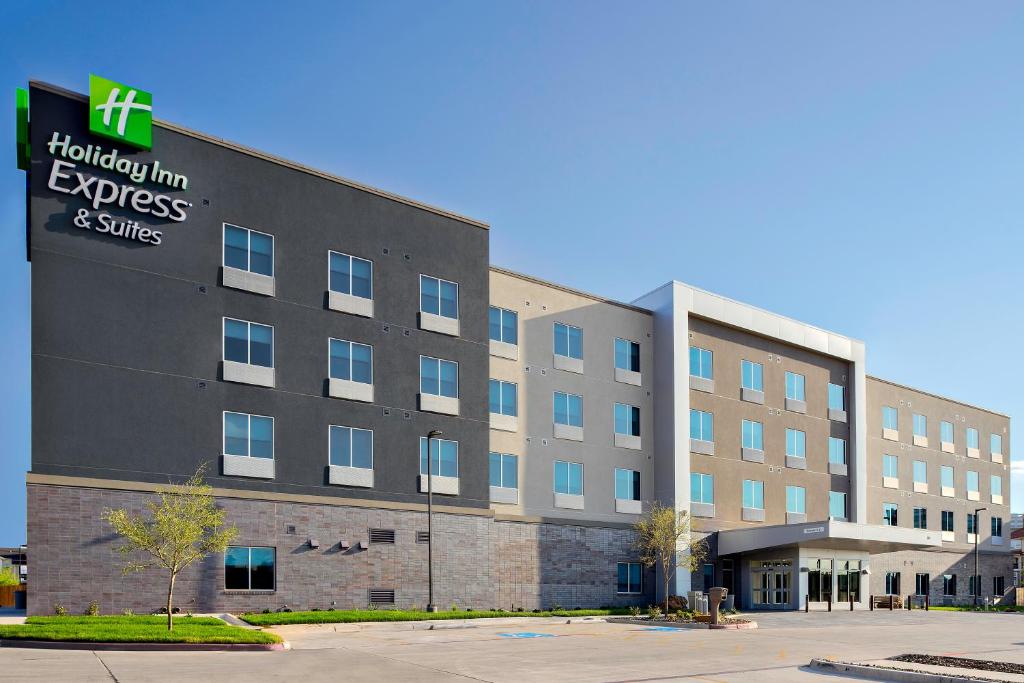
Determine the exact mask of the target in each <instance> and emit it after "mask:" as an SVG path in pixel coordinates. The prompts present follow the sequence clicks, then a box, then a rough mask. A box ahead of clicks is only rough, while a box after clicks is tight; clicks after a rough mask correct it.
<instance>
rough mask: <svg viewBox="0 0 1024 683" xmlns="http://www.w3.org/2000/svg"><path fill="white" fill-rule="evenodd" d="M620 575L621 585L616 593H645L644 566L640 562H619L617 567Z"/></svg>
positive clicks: (619, 584)
mask: <svg viewBox="0 0 1024 683" xmlns="http://www.w3.org/2000/svg"><path fill="white" fill-rule="evenodd" d="M616 567H617V569H618V573H619V583H618V588H616V589H615V590H616V592H619V593H634V594H635V593H643V591H644V588H643V576H644V572H643V565H642V564H640V563H639V562H619V563H617V565H616Z"/></svg>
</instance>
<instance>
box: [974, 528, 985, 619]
mask: <svg viewBox="0 0 1024 683" xmlns="http://www.w3.org/2000/svg"><path fill="white" fill-rule="evenodd" d="M985 510H988V508H974V606H975V607H977V606H978V596H979V595H980V594H981V576H979V574H978V536H980V535H981V519H980V518H979V515H978V513H979V512H984V511H985Z"/></svg>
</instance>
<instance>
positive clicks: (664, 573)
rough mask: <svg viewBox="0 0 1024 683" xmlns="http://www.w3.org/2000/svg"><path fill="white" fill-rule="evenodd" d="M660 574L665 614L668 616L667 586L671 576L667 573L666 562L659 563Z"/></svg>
mask: <svg viewBox="0 0 1024 683" xmlns="http://www.w3.org/2000/svg"><path fill="white" fill-rule="evenodd" d="M661 576H662V579H664V581H665V616H668V586H669V584H670V583H671V582H672V577H670V576H669V575H668V562H664V561H663V562H662V563H661Z"/></svg>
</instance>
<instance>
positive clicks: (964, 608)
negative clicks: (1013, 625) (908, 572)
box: [914, 605, 1024, 612]
mask: <svg viewBox="0 0 1024 683" xmlns="http://www.w3.org/2000/svg"><path fill="white" fill-rule="evenodd" d="M914 609H917V607H915V608H914ZM928 609H931V610H938V611H939V612H1024V606H1022V605H992V606H991V607H980V606H979V607H975V606H973V605H932V606H931V607H929V608H928Z"/></svg>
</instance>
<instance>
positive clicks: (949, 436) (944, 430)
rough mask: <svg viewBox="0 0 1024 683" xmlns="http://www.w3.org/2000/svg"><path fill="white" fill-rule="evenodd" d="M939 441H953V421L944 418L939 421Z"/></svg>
mask: <svg viewBox="0 0 1024 683" xmlns="http://www.w3.org/2000/svg"><path fill="white" fill-rule="evenodd" d="M939 441H941V442H942V443H953V423H952V422H946V421H945V420H942V421H941V422H939Z"/></svg>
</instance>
